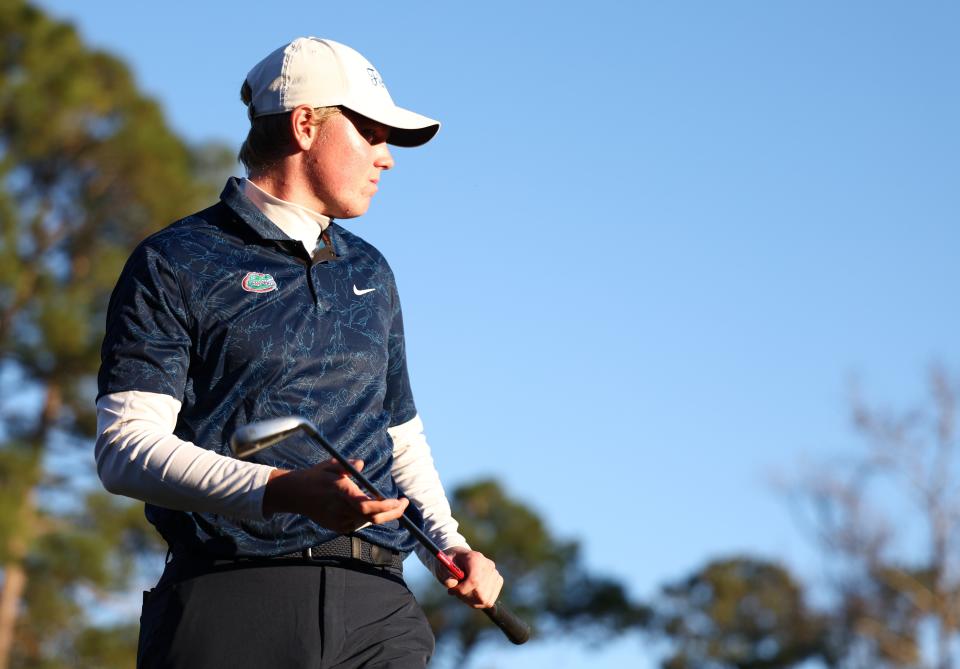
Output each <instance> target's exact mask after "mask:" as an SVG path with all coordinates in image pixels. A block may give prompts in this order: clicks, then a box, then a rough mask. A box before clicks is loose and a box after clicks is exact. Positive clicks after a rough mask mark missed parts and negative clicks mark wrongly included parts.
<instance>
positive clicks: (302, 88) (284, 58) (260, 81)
mask: <svg viewBox="0 0 960 669" xmlns="http://www.w3.org/2000/svg"><path fill="white" fill-rule="evenodd" d="M247 83H248V84H250V90H251V92H252V97H251V102H250V108H249V112H250V118H255V117H257V116H266V115H268V114H283V113H285V112H288V111H291V110H293V109H294V108H295V107H298V106H299V105H310V106H311V107H337V106H342V107H346V108H347V109H350V110H351V111H354V112H356V113H358V114H362V115H363V116H366V117H367V118H371V119H373V120H374V121H378V122H380V123H383V124H384V125H386V126H389V127H390V128H392V131H391V132H390V137H389V138H388V139H387V141H388V142H389V143H390V144H395V145H397V146H420V145H421V144H425V143H427V142H428V141H430V139H431V138H432V137H433V136H434V135H436V134H437V131H438V130H439V129H440V122H439V121H435V120H433V119H432V118H427V117H426V116H421V115H420V114H417V113H415V112H412V111H410V110H409V109H404V108H403V107H398V106H397V105H396V104H394V102H393V98H391V97H390V93H388V92H387V87H386V85H385V84H384V83H383V79H382V78H381V77H380V73H379V72H377V70H376V68H375V67H374V66H373V65H371V64H370V61H368V60H367V59H366V58H364V57H363V56H361V55H360V54H359V53H357V52H356V51H354V50H353V49H351V48H350V47H348V46H346V45H345V44H340V43H339V42H334V41H333V40H329V39H320V38H318V37H298V38H297V39H295V40H293V41H292V42H290V43H289V44H287V45H286V46H282V47H280V48H279V49H277V50H276V51H274V52H273V53H271V54H270V55H269V56H267V57H266V58H264V59H263V60H261V61H260V62H259V63H257V64H256V65H255V66H254V67H253V69H252V70H250V72H249V74H247Z"/></svg>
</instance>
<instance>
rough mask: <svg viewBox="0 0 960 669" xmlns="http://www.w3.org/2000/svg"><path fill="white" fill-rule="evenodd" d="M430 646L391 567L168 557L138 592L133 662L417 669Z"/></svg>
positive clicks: (173, 668) (234, 668)
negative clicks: (152, 582)
mask: <svg viewBox="0 0 960 669" xmlns="http://www.w3.org/2000/svg"><path fill="white" fill-rule="evenodd" d="M192 567H195V565H194V566H192ZM433 648H434V638H433V632H432V631H431V629H430V626H429V625H428V623H427V620H426V617H425V616H424V614H423V611H422V609H421V608H420V605H419V604H418V603H417V601H416V599H414V597H413V594H412V593H411V592H410V590H409V589H408V588H407V586H406V584H405V583H404V581H403V578H402V577H401V576H400V575H398V574H395V573H393V572H391V571H388V570H384V569H378V568H375V567H367V566H366V565H362V564H351V565H349V566H344V565H342V564H336V563H306V562H300V561H295V560H270V561H258V562H243V561H240V562H229V563H219V564H216V565H206V566H204V567H203V568H201V569H197V568H191V566H190V565H188V566H187V567H186V568H184V566H183V565H182V564H180V565H177V564H176V560H175V561H174V562H172V563H171V564H169V565H167V570H166V571H165V572H164V576H163V577H162V578H161V579H160V582H159V583H158V584H157V587H156V588H154V589H153V590H151V591H150V592H147V593H144V604H143V613H142V615H141V617H140V643H139V648H138V650H137V668H138V669H187V668H188V667H189V668H190V669H254V668H257V669H262V668H264V667H291V668H293V667H310V668H311V669H354V668H360V667H366V668H368V669H374V668H386V667H391V668H397V669H414V668H417V669H421V668H422V667H425V666H426V664H427V662H428V661H429V660H430V656H431V655H432V654H433Z"/></svg>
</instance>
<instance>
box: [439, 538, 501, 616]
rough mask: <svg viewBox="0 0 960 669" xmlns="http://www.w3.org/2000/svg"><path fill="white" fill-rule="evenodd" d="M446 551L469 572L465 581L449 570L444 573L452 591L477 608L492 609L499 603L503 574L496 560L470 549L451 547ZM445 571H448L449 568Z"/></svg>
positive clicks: (464, 571) (443, 581)
mask: <svg viewBox="0 0 960 669" xmlns="http://www.w3.org/2000/svg"><path fill="white" fill-rule="evenodd" d="M444 553H446V554H447V555H449V556H450V557H451V558H453V561H454V563H455V564H456V565H457V566H458V567H460V569H462V570H463V573H464V575H465V576H464V579H463V580H462V581H458V580H457V579H455V578H453V577H452V576H450V574H449V573H445V574H443V576H442V578H441V579H440V580H441V582H442V583H443V585H444V586H446V588H447V592H448V593H450V594H451V595H454V596H456V597H459V598H460V599H462V600H463V601H464V602H466V603H467V604H469V605H470V606H472V607H473V608H475V609H489V608H490V607H491V606H493V605H494V604H496V603H497V597H499V596H500V589H501V588H502V587H503V576H501V575H500V572H498V571H497V565H495V564H494V562H493V560H491V559H489V558H488V557H487V556H485V555H484V554H483V553H478V552H477V551H472V550H470V549H469V548H462V547H456V548H448V549H447V550H445V551H444ZM440 569H443V568H442V567H440ZM443 571H444V572H446V570H445V569H443Z"/></svg>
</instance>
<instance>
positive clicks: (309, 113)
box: [290, 105, 320, 151]
mask: <svg viewBox="0 0 960 669" xmlns="http://www.w3.org/2000/svg"><path fill="white" fill-rule="evenodd" d="M290 130H291V131H292V132H293V141H294V142H296V143H297V145H298V146H299V147H300V149H301V150H303V151H306V150H307V149H309V148H310V147H311V146H313V143H314V142H315V141H316V140H317V135H318V134H319V130H320V128H319V126H317V125H314V123H313V109H312V108H311V107H310V105H300V106H299V107H295V108H294V110H293V111H292V112H290Z"/></svg>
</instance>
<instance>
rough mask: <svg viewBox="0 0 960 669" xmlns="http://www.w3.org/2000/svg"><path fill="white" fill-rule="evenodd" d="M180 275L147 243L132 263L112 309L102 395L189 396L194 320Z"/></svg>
mask: <svg viewBox="0 0 960 669" xmlns="http://www.w3.org/2000/svg"><path fill="white" fill-rule="evenodd" d="M184 304H185V301H184V299H183V294H182V291H181V288H180V284H179V282H178V280H177V276H176V273H175V272H174V271H173V269H172V268H171V267H170V266H169V264H168V263H167V261H166V260H165V259H164V257H163V256H162V255H161V254H160V253H159V252H158V251H156V250H155V249H153V248H151V247H150V246H148V245H147V244H141V245H140V246H139V247H137V249H136V250H134V252H133V253H132V254H131V256H130V259H129V260H128V261H127V264H126V266H125V267H124V268H123V272H121V274H120V279H119V280H118V281H117V285H116V288H114V290H113V294H112V295H111V296H110V304H109V306H108V308H107V327H106V334H105V336H104V339H103V346H102V348H101V352H100V354H101V355H100V358H101V364H100V374H99V376H98V379H97V381H98V386H99V392H98V394H97V397H98V398H99V397H102V396H103V395H106V394H108V393H115V392H121V391H126V390H139V391H144V392H152V393H162V394H164V395H169V396H170V397H172V398H173V399H175V400H180V399H182V398H183V391H184V387H185V385H186V378H187V368H188V366H189V363H190V334H189V333H190V317H189V315H188V312H187V309H186V308H185V306H184Z"/></svg>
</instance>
